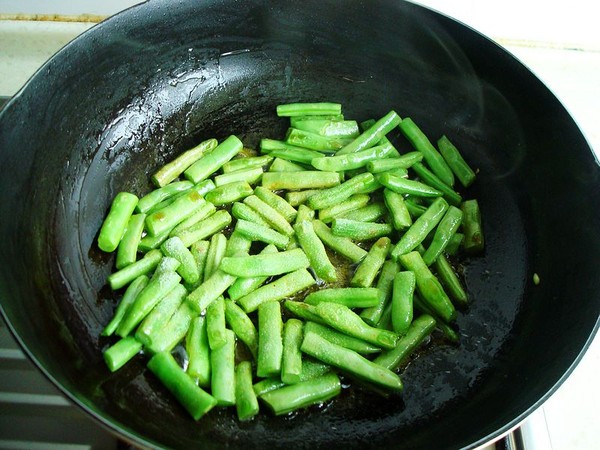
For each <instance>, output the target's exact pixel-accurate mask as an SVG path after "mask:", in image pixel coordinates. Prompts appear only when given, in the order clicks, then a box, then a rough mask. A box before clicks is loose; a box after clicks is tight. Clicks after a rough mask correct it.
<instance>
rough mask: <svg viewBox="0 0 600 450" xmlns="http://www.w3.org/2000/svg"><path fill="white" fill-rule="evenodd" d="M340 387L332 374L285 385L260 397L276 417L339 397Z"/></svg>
mask: <svg viewBox="0 0 600 450" xmlns="http://www.w3.org/2000/svg"><path fill="white" fill-rule="evenodd" d="M341 391H342V385H341V382H340V379H339V378H338V376H337V375H336V374H334V373H329V374H326V375H322V376H320V377H317V378H313V379H311V380H307V381H302V382H300V383H296V384H292V385H287V386H284V387H281V388H279V389H274V390H272V391H269V392H265V393H264V394H261V395H260V397H259V398H260V399H261V401H263V402H264V403H265V404H266V405H267V407H268V408H269V409H270V410H271V411H273V413H274V414H275V415H277V416H280V415H283V414H288V413H290V412H292V411H295V410H297V409H300V408H305V407H307V406H310V405H314V404H317V403H323V402H325V401H327V400H329V399H331V398H333V397H336V396H337V395H339V393H340V392H341Z"/></svg>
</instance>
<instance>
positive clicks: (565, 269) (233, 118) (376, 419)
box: [0, 1, 600, 448]
mask: <svg viewBox="0 0 600 450" xmlns="http://www.w3.org/2000/svg"><path fill="white" fill-rule="evenodd" d="M189 3H190V4H186V5H181V6H180V7H178V8H173V7H170V6H169V5H168V2H160V1H157V2H150V3H149V4H145V5H143V6H141V7H138V8H134V9H132V10H130V11H127V12H125V13H124V14H121V15H120V16H117V17H115V18H113V19H111V20H110V21H108V22H106V23H104V24H101V25H100V26H98V27H96V28H95V29H94V30H92V32H90V33H88V34H87V35H85V36H84V37H83V38H80V39H79V40H77V41H76V42H74V43H72V44H71V45H70V46H69V47H68V48H67V49H66V50H65V51H63V52H62V53H61V54H60V55H59V56H58V57H57V58H55V59H54V60H52V61H51V62H50V63H48V65H47V66H45V68H44V69H43V70H42V73H40V74H38V76H37V77H36V78H35V79H34V80H32V82H31V83H30V85H29V87H28V88H27V89H26V90H25V91H23V92H22V93H21V94H20V98H19V99H18V101H17V102H15V103H13V104H12V105H11V107H10V108H9V110H8V111H7V112H5V114H4V117H3V118H2V122H1V123H0V127H1V133H0V141H1V144H2V145H1V147H0V148H2V149H3V154H2V158H3V165H4V164H6V166H5V167H6V168H7V169H8V170H7V173H8V174H9V175H8V176H7V177H5V178H3V179H2V180H1V181H0V183H1V186H2V189H1V190H0V192H3V194H2V196H3V199H2V200H3V201H2V206H1V208H2V217H3V218H4V217H7V218H8V217H10V220H7V221H4V220H3V222H5V223H3V224H2V231H3V236H4V237H5V239H7V236H9V237H8V240H9V241H8V243H7V245H6V246H5V249H4V250H3V253H4V256H3V258H2V278H1V279H0V281H1V284H0V286H1V288H2V291H1V294H2V306H3V309H4V311H5V314H6V316H7V318H8V319H9V320H10V322H11V324H12V326H13V327H14V329H15V331H16V333H17V334H18V335H19V337H20V339H21V340H22V343H23V344H24V345H25V346H26V348H27V349H28V351H29V352H30V354H31V355H32V356H33V358H34V359H35V360H36V361H37V362H38V363H39V365H40V366H41V367H42V368H43V369H44V370H45V371H46V372H47V373H48V374H49V375H50V377H51V378H53V379H54V380H55V381H56V382H57V383H58V384H59V385H60V386H61V387H62V388H63V389H64V390H65V391H67V392H68V393H69V394H70V395H71V396H72V397H73V398H74V399H76V400H77V401H78V402H80V403H81V404H83V405H84V406H85V407H86V408H88V409H89V410H90V411H91V412H92V413H93V414H94V415H96V416H97V417H98V418H99V419H100V421H102V422H104V423H107V424H109V425H110V426H111V427H112V428H114V429H116V430H119V431H120V432H121V433H122V434H124V435H126V436H128V437H129V438H132V439H144V440H146V443H147V444H150V445H166V446H170V447H190V446H193V445H202V446H203V447H212V446H214V447H221V446H222V445H223V444H228V445H230V446H232V447H237V446H244V447H248V448H249V447H252V448H258V447H259V446H260V447H261V448H262V447H263V446H265V445H272V446H273V445H274V446H284V445H295V446H300V447H309V446H319V447H320V446H323V447H324V446H328V445H332V444H333V443H335V444H337V445H345V446H357V447H358V446H360V447H364V446H370V445H386V446H389V447H400V446H403V447H404V446H405V447H407V448H408V447H410V448H413V447H424V448H430V447H432V446H435V447H445V448H451V447H460V446H467V445H470V444H474V443H476V442H478V441H481V440H483V439H485V438H486V437H488V436H492V435H497V434H498V433H499V432H500V431H502V430H503V429H506V427H508V426H509V425H510V424H512V423H513V422H514V421H515V420H516V419H518V418H519V417H520V416H521V415H522V414H523V413H525V412H526V411H527V410H528V409H529V408H531V407H532V406H533V405H534V404H536V402H538V401H539V400H540V399H541V398H542V397H544V395H545V394H546V393H547V391H548V390H549V389H551V388H553V386H555V384H556V383H557V382H558V381H559V379H560V378H561V376H562V375H563V374H564V373H565V372H566V371H567V370H568V368H569V367H570V366H571V365H572V364H573V362H574V361H575V360H576V359H577V357H578V355H579V353H580V352H581V350H582V348H583V347H584V345H585V343H586V341H587V339H588V338H589V336H590V334H591V333H592V331H593V330H594V329H595V323H596V320H597V317H598V309H599V308H598V306H599V303H600V300H599V298H600V297H599V294H598V292H600V290H599V288H600V286H599V281H598V279H599V277H598V276H597V272H596V265H597V264H595V263H597V261H598V258H597V256H596V255H597V254H598V253H597V252H598V250H599V238H598V233H597V230H598V229H600V228H599V227H600V219H599V215H598V212H597V211H596V210H595V209H594V208H591V207H590V205H594V204H598V196H599V195H598V181H599V179H598V178H599V175H598V167H597V164H596V163H595V161H594V160H593V157H592V155H591V152H590V150H589V147H588V146H587V144H586V142H585V140H584V139H583V138H582V136H581V134H580V133H579V131H578V129H577V127H576V126H575V124H574V123H573V121H572V120H571V119H570V117H569V116H568V114H567V113H566V112H565V111H564V109H563V108H562V106H561V105H560V104H559V103H558V102H557V101H556V99H555V98H554V97H553V96H552V95H551V94H550V93H549V92H548V91H547V90H546V88H545V87H544V86H543V85H542V84H541V83H540V82H539V81H538V80H537V79H535V78H534V77H533V76H532V75H531V74H530V73H529V72H528V71H526V70H525V69H524V68H523V67H522V66H521V65H520V64H519V63H518V62H516V61H515V60H514V59H512V57H510V56H509V55H508V54H507V53H505V52H504V51H502V50H500V49H499V48H497V47H496V46H495V45H493V44H492V43H490V42H489V41H487V40H486V39H484V38H483V37H481V36H479V35H477V34H476V33H474V32H472V31H470V30H468V29H466V28H465V27H463V26H461V25H459V24H457V23H455V22H453V21H451V20H449V19H446V18H444V17H441V16H438V15H436V14H434V13H432V12H429V11H427V10H424V9H422V8H420V7H417V6H414V5H410V4H404V3H398V2H391V1H390V2H385V1H382V2H368V3H367V4H364V5H362V4H359V3H358V2H352V3H351V4H344V6H343V8H342V6H341V5H338V4H337V2H314V4H313V2H302V5H300V4H287V3H288V2H260V1H255V2H250V3H248V6H247V8H248V9H246V5H245V6H244V8H240V7H239V6H237V5H236V3H234V2H223V3H221V2H204V3H205V4H204V5H203V6H199V5H195V4H193V3H194V2H189ZM291 101H334V102H340V103H342V105H343V108H344V113H345V114H346V116H347V117H349V118H355V119H357V120H365V119H368V118H378V117H380V116H382V115H383V114H385V113H386V112H388V111H389V110H390V109H395V110H396V111H397V112H398V113H399V114H400V115H401V116H403V117H404V116H410V117H412V118H413V119H414V120H415V122H416V123H417V124H419V125H420V126H421V128H422V129H423V130H424V131H425V132H426V134H427V135H428V136H429V137H430V138H431V139H432V140H435V139H437V138H438V137H440V136H441V135H442V134H444V133H445V134H447V135H448V136H449V137H450V139H451V140H453V141H454V142H455V143H456V144H457V146H458V147H459V148H460V149H461V151H462V152H463V153H464V155H465V157H466V159H467V160H468V161H469V162H470V163H471V164H472V165H473V166H474V167H476V168H478V169H479V176H478V181H477V183H476V184H475V186H474V187H472V188H470V190H468V191H465V190H463V191H462V192H464V193H466V196H467V197H476V198H478V199H479V201H480V205H481V208H482V214H483V220H484V231H485V233H486V238H487V242H486V252H485V255H484V256H481V257H477V258H473V259H471V260H469V261H468V262H466V263H465V265H464V275H465V281H466V285H467V288H468V291H469V293H470V297H471V299H472V306H471V307H470V310H469V311H468V313H466V314H460V315H459V319H458V325H459V328H460V334H461V344H460V346H458V347H454V346H450V345H436V346H431V347H429V348H427V349H426V350H425V351H424V352H422V354H421V356H420V357H419V358H417V359H415V360H414V361H412V362H411V363H410V365H409V366H408V368H407V369H406V371H405V372H404V374H403V382H404V384H405V392H404V394H403V395H402V396H401V397H390V398H388V399H384V398H381V397H380V396H378V395H376V394H373V393H372V392H369V391H368V390H365V389H360V388H359V389H352V390H345V391H344V392H343V394H342V396H341V398H339V399H338V400H336V401H334V402H333V403H332V404H330V405H327V406H325V407H323V408H321V409H319V408H311V409H310V410H308V411H302V412H299V413H297V414H295V415H294V417H293V418H290V417H279V418H275V417H272V416H271V415H270V414H268V413H267V414H261V415H260V416H259V417H258V418H256V419H255V420H254V421H252V422H250V423H238V422H237V420H236V419H235V412H234V411H233V410H231V409H230V410H226V411H215V412H213V413H211V414H209V415H208V416H207V417H205V418H203V419H202V420H201V421H200V422H199V423H194V422H193V421H192V420H191V419H190V418H189V417H188V416H187V414H186V413H185V411H183V410H182V408H180V407H179V406H178V405H177V404H176V402H175V401H174V400H173V399H172V398H171V396H170V395H169V394H168V393H167V392H166V391H165V390H164V389H163V388H162V387H161V386H160V385H159V383H158V382H157V380H155V379H154V377H153V376H152V375H151V374H148V373H147V371H145V369H144V367H145V366H144V364H145V361H146V358H145V357H138V358H136V359H135V360H134V361H133V362H131V363H130V364H128V365H127V366H125V368H123V369H121V370H120V371H119V372H117V373H115V374H112V375H111V374H109V372H108V370H107V369H106V368H105V366H104V364H103V362H102V360H101V351H102V349H104V348H105V347H106V346H108V345H109V344H110V343H112V342H113V341H112V340H110V339H105V338H103V339H100V338H99V337H98V336H99V333H100V331H101V330H102V328H103V327H104V325H105V324H106V323H107V322H108V320H109V318H110V317H111V314H112V312H113V310H114V306H115V301H116V299H117V298H118V297H119V296H118V295H117V294H115V293H112V292H111V291H110V290H109V289H108V288H107V287H106V286H105V279H106V276H107V275H108V274H109V273H110V271H111V270H112V267H113V259H112V257H110V256H107V255H105V254H102V253H101V252H100V251H99V250H98V249H97V248H96V246H95V239H96V237H97V232H98V229H99V226H100V224H101V222H102V219H103V217H104V215H105V213H106V211H107V208H108V206H109V204H110V201H111V200H112V198H113V197H114V195H115V194H116V193H117V192H119V191H121V190H126V191H131V192H134V193H136V194H138V195H143V194H144V193H146V192H148V191H149V189H150V185H149V182H148V179H149V175H150V174H151V173H152V172H153V171H154V170H156V169H157V168H158V167H160V166H161V165H162V164H164V163H165V162H166V161H168V160H169V159H171V158H173V157H174V156H175V155H177V154H178V153H179V152H181V151H183V150H186V149H188V148H190V147H191V146H193V145H194V144H195V143H197V142H199V141H200V140H202V139H205V138H209V137H217V138H220V139H222V138H224V137H226V136H227V135H229V134H236V135H238V136H239V137H241V138H243V140H244V142H245V143H246V144H247V145H250V146H255V145H256V144H257V141H258V138H259V137H263V136H264V137H274V138H281V137H282V136H283V133H284V132H285V127H286V125H285V123H286V121H285V120H283V119H278V118H277V117H276V116H275V113H274V111H275V106H276V105H277V104H280V103H286V102H291ZM23 118H24V119H23ZM396 143H397V144H398V148H399V150H400V151H401V152H402V151H407V150H408V149H409V147H408V143H407V142H406V141H404V140H403V139H402V138H400V137H398V139H397V140H396ZM7 149H8V150H9V151H10V153H9V151H7ZM574 217H577V218H578V220H577V222H575V221H574V219H573V218H574ZM565 230H569V235H570V238H569V239H561V238H560V237H559V236H563V235H564V233H565ZM534 272H537V273H538V274H539V275H540V277H541V284H540V285H539V286H533V285H532V283H531V278H532V275H533V273H534Z"/></svg>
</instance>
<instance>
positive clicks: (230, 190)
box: [206, 180, 254, 206]
mask: <svg viewBox="0 0 600 450" xmlns="http://www.w3.org/2000/svg"><path fill="white" fill-rule="evenodd" d="M252 192H254V190H253V189H252V186H250V185H249V184H248V182H247V181H244V180H242V181H234V182H231V183H227V184H222V185H221V186H218V187H216V188H214V189H213V190H212V191H210V192H209V193H207V194H206V201H208V202H210V203H212V204H213V205H215V206H221V205H226V204H227V203H233V202H237V201H238V200H242V199H243V198H246V197H248V196H249V195H252Z"/></svg>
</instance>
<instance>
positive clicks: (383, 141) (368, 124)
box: [360, 119, 400, 172]
mask: <svg viewBox="0 0 600 450" xmlns="http://www.w3.org/2000/svg"><path fill="white" fill-rule="evenodd" d="M375 123H376V122H375V119H368V120H365V121H364V122H361V123H360V128H361V130H362V131H366V130H368V129H369V128H371V127H372V126H373V125H375ZM377 144H378V145H383V144H391V142H390V140H389V139H388V138H387V137H386V136H382V137H381V139H380V140H379V141H378V142H377ZM388 158H400V153H399V152H398V150H396V149H395V148H394V150H393V152H392V153H391V154H389V155H388ZM369 172H370V171H369Z"/></svg>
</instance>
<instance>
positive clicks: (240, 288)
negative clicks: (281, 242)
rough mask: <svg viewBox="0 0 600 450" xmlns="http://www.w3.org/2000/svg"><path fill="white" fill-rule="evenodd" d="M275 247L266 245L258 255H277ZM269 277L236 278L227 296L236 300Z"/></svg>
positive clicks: (256, 287)
mask: <svg viewBox="0 0 600 450" xmlns="http://www.w3.org/2000/svg"><path fill="white" fill-rule="evenodd" d="M277 251H278V250H277V247H275V246H274V245H273V244H269V245H267V246H266V247H265V248H264V249H263V250H262V251H261V252H260V253H261V254H269V253H277ZM268 278H269V277H253V278H238V279H237V280H235V283H233V285H232V286H231V287H230V288H229V289H228V291H227V294H228V295H229V298H231V299H232V300H237V299H239V298H240V297H243V296H244V295H246V294H249V293H250V292H252V291H254V290H256V289H258V288H259V287H260V286H261V285H262V284H263V283H264V282H265V281H266V280H267V279H268Z"/></svg>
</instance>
